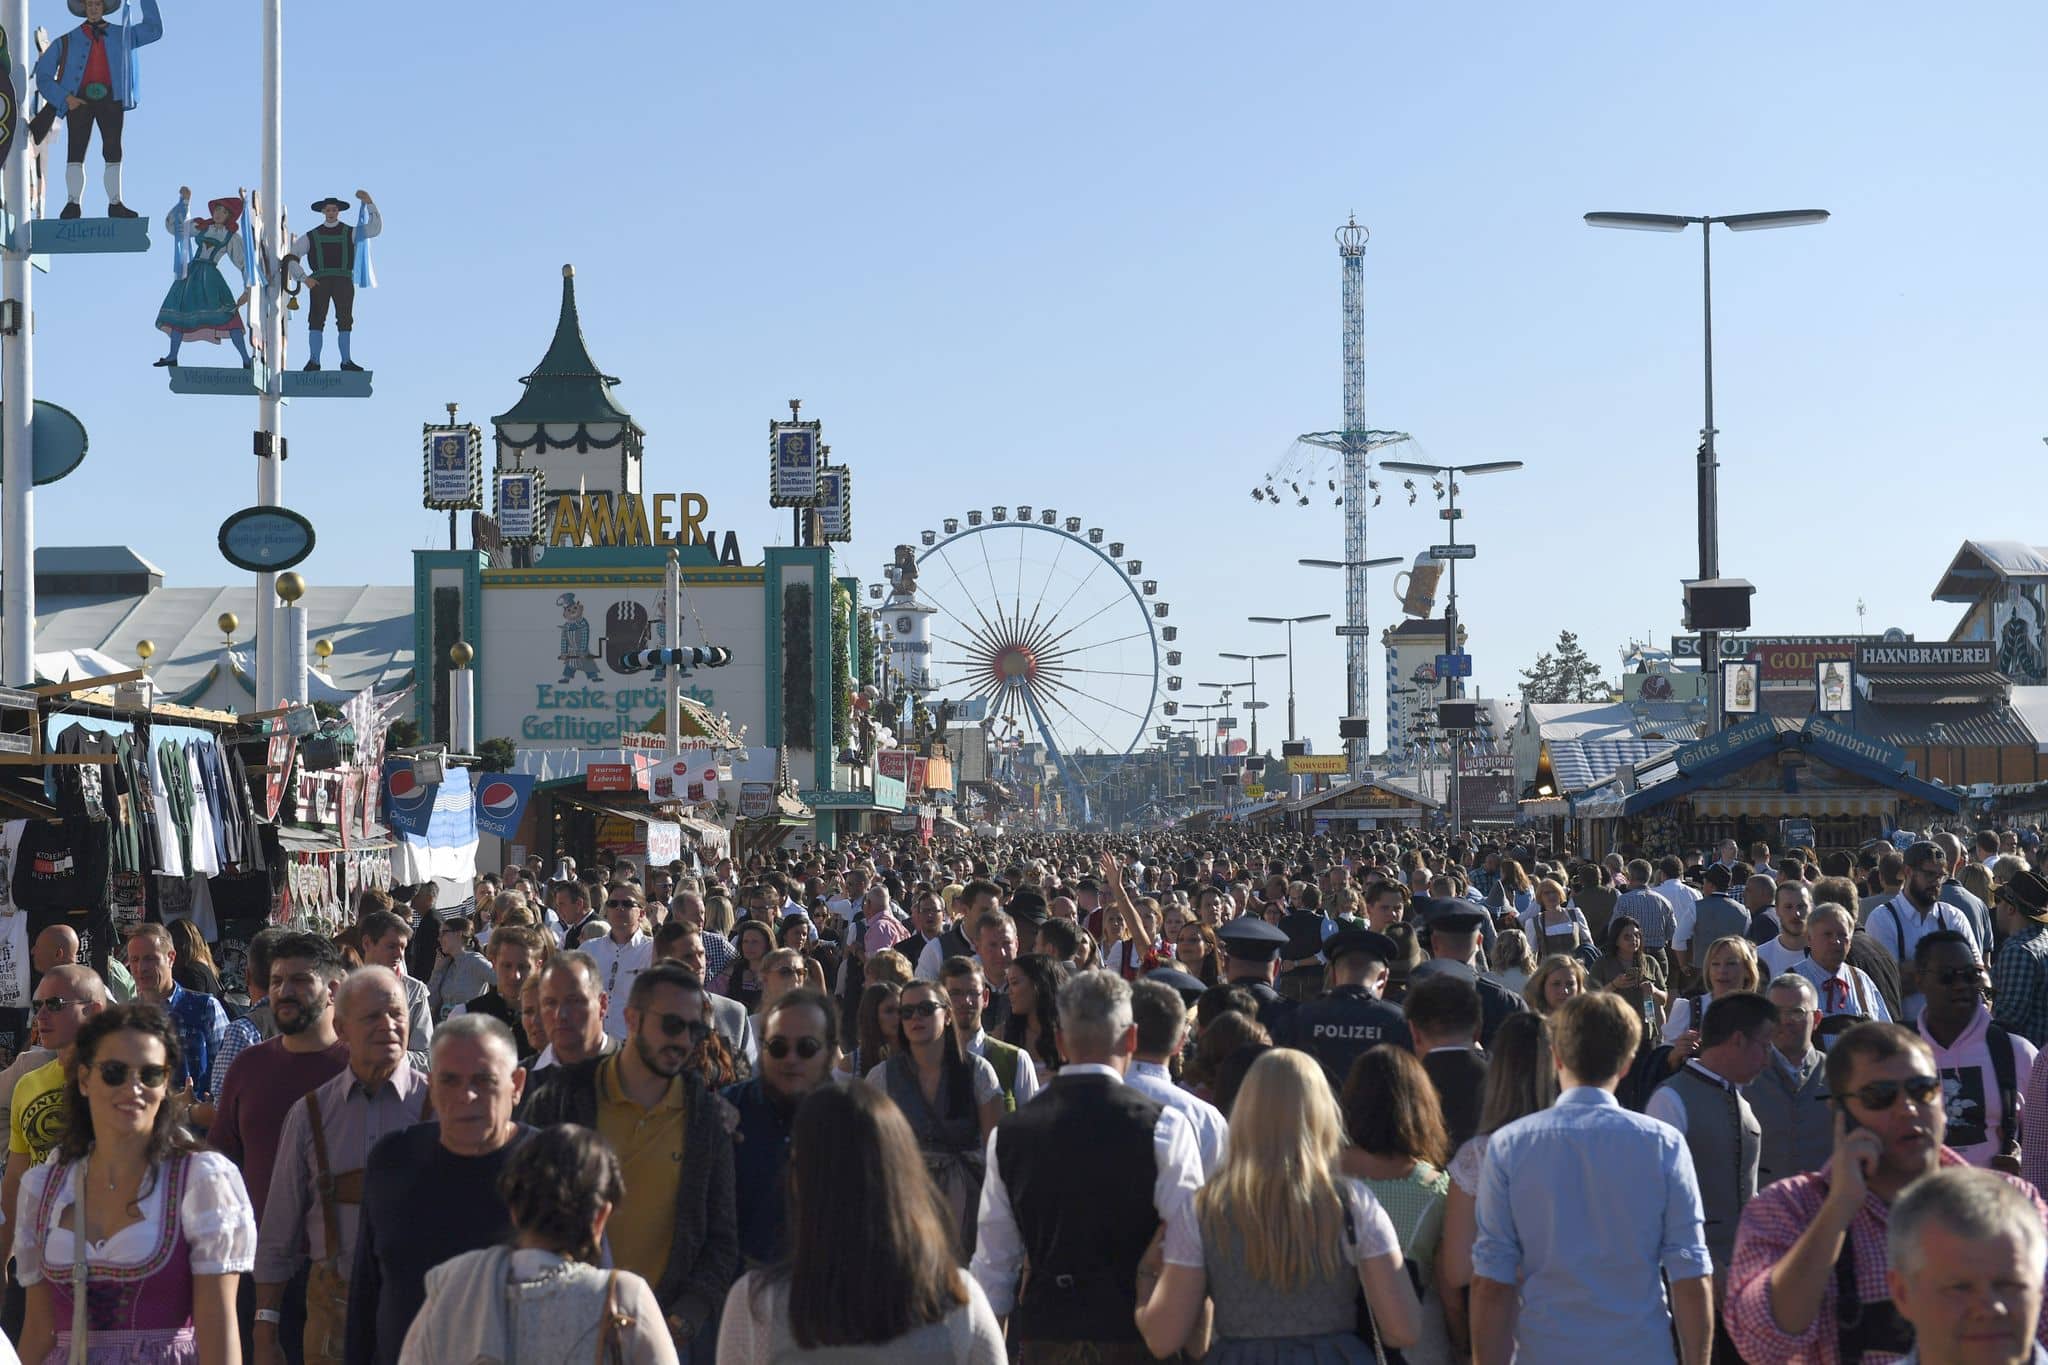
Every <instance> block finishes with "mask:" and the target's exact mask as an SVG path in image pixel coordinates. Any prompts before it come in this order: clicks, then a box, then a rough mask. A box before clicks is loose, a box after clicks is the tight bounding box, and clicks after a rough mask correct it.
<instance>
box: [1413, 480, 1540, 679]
mask: <svg viewBox="0 0 2048 1365" xmlns="http://www.w3.org/2000/svg"><path fill="white" fill-rule="evenodd" d="M1521 467H1522V462H1521V461H1520V460H1485V461H1482V462H1481V463H1479V464H1419V463H1414V462H1411V461H1408V460H1382V461H1381V462H1380V468H1381V469H1388V470H1395V471H1398V472H1400V473H1403V474H1426V475H1428V476H1429V477H1430V478H1432V479H1441V480H1442V481H1443V484H1444V494H1445V502H1444V506H1443V508H1442V510H1441V511H1439V512H1438V513H1437V515H1438V516H1440V517H1442V518H1443V519H1444V520H1445V521H1447V522H1449V523H1450V527H1451V529H1450V533H1449V539H1448V540H1447V541H1446V542H1445V543H1444V544H1442V545H1432V546H1430V547H1429V548H1430V552H1431V554H1433V555H1434V556H1435V557H1436V558H1438V559H1442V560H1448V561H1449V562H1450V566H1451V587H1450V598H1449V601H1448V602H1447V604H1446V605H1445V607H1444V653H1446V654H1456V653H1457V652H1458V561H1459V560H1461V559H1471V558H1472V557H1473V556H1474V555H1475V554H1476V553H1477V548H1476V547H1475V546H1472V545H1470V544H1467V543H1464V542H1461V541H1460V540H1459V539H1458V519H1459V518H1460V517H1462V516H1464V515H1465V514H1464V513H1463V512H1460V511H1459V510H1458V480H1459V479H1462V478H1464V477H1466V476H1467V475H1471V474H1502V473H1506V472H1507V471H1508V470H1510V469H1520V468H1521ZM1456 687H1457V684H1456V682H1455V681H1454V680H1453V679H1451V678H1446V679H1444V696H1445V697H1446V698H1449V697H1454V696H1456V695H1458V693H1457V690H1456Z"/></svg>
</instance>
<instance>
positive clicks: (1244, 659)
mask: <svg viewBox="0 0 2048 1365" xmlns="http://www.w3.org/2000/svg"><path fill="white" fill-rule="evenodd" d="M1216 657H1217V658H1219V659H1235V660H1237V661H1238V662H1239V663H1243V664H1250V665H1251V673H1252V676H1251V682H1250V684H1249V686H1250V687H1251V689H1252V699H1251V701H1250V702H1248V703H1246V705H1245V708H1244V709H1245V710H1247V711H1249V712H1251V713H1252V747H1251V749H1250V752H1251V753H1254V754H1256V753H1258V752H1259V665H1260V664H1262V663H1270V662H1271V661H1273V660H1274V659H1285V658H1287V657H1288V656H1287V655H1285V654H1280V653H1273V654H1231V653H1228V652H1218V654H1217V656H1216Z"/></svg>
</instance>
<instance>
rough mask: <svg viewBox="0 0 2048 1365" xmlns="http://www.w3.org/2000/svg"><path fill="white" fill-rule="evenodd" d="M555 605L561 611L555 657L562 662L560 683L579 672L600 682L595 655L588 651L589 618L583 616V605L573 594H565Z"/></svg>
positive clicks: (556, 600) (557, 599)
mask: <svg viewBox="0 0 2048 1365" xmlns="http://www.w3.org/2000/svg"><path fill="white" fill-rule="evenodd" d="M555 605H556V606H558V607H560V608H561V609H562V626H561V630H562V645H561V649H560V652H559V653H558V654H557V655H556V657H557V658H559V659H560V660H561V661H562V681H563V682H568V681H569V680H570V679H572V678H574V677H575V676H576V674H577V673H579V672H581V673H582V674H584V675H585V676H586V677H588V678H589V679H590V680H591V681H592V682H601V681H602V678H600V676H599V675H598V671H597V655H595V654H593V653H592V652H591V650H590V618H589V617H587V616H585V615H584V614H583V604H582V603H581V602H578V601H577V600H576V594H575V593H573V592H565V593H563V594H562V595H561V596H560V597H557V598H556V599H555Z"/></svg>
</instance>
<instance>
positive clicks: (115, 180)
mask: <svg viewBox="0 0 2048 1365" xmlns="http://www.w3.org/2000/svg"><path fill="white" fill-rule="evenodd" d="M122 3H123V0H70V5H71V12H72V13H73V14H75V15H77V16H78V17H79V18H81V19H83V20H85V22H84V23H82V24H80V25H79V26H78V27H77V28H75V29H72V30H71V31H70V32H69V33H67V34H65V35H64V36H63V37H61V38H59V39H58V40H57V41H56V42H54V43H52V44H50V46H49V48H48V49H47V50H46V51H45V52H44V53H43V55H42V58H41V60H39V61H37V62H36V89H38V90H39V91H41V92H42V96H43V100H44V101H45V102H46V103H47V104H48V105H49V106H50V107H51V108H52V109H56V110H62V111H63V113H62V117H63V119H64V129H65V135H66V138H67V145H66V150H65V156H64V190H65V195H66V202H65V204H64V211H63V212H62V213H61V214H59V215H58V216H59V217H61V218H77V217H80V216H82V212H83V211H82V210H81V209H80V208H79V203H78V201H79V200H80V199H82V198H83V197H84V195H85V154H86V152H87V150H88V149H89V148H90V147H91V146H92V134H93V129H95V128H97V129H99V134H100V155H101V156H102V157H103V158H105V160H106V163H107V172H106V187H107V216H108V217H109V218H133V217H135V216H136V213H135V210H133V209H131V208H129V207H128V206H126V205H125V204H123V203H122V202H121V125H122V123H123V122H124V121H125V119H126V118H127V114H128V111H129V110H130V109H133V108H134V107H135V92H136V85H137V83H138V82H137V77H138V75H139V71H138V67H139V63H138V61H137V59H136V49H137V48H140V47H145V46H147V45H148V44H150V43H153V42H155V41H156V40H157V39H159V38H161V37H163V36H164V21H163V16H162V15H160V14H158V13H157V7H156V0H133V3H132V4H130V6H129V9H130V11H131V12H130V13H128V14H125V15H123V16H122V20H123V22H121V23H118V24H112V23H108V22H107V16H108V15H109V14H112V13H113V12H115V11H116V10H118V9H120V8H121V6H122ZM136 6H140V7H141V11H142V17H141V19H140V21H137V20H136V19H135V15H134V13H133V10H134V9H135V8H136Z"/></svg>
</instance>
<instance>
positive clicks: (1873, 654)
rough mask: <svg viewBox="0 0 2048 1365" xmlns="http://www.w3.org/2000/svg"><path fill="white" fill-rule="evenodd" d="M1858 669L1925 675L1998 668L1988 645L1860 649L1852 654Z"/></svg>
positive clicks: (1873, 646) (1893, 646)
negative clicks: (1898, 671)
mask: <svg viewBox="0 0 2048 1365" xmlns="http://www.w3.org/2000/svg"><path fill="white" fill-rule="evenodd" d="M1856 666H1857V667H1858V668H1888V669H1894V670H1900V669H1911V670H1917V671H1924V672H1929V673H1936V672H1946V671H1948V670H1951V669H1957V668H1971V669H1991V668H1996V667H1997V666H1998V665H1997V663H1996V661H1995V660H1994V659H1993V657H1992V652H1991V644H1990V642H1989V641H1983V642H1980V643H1975V644H1944V645H1914V644H1904V645H1898V644H1893V645H1864V646H1863V647H1862V648H1861V649H1859V650H1857V651H1856Z"/></svg>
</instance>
